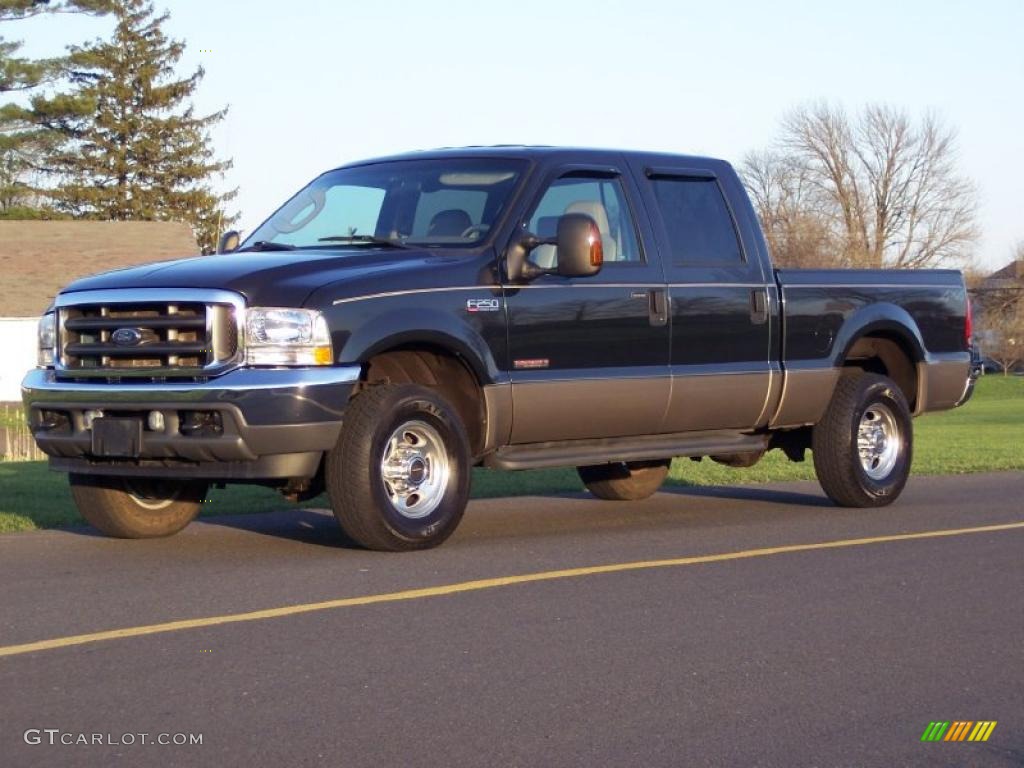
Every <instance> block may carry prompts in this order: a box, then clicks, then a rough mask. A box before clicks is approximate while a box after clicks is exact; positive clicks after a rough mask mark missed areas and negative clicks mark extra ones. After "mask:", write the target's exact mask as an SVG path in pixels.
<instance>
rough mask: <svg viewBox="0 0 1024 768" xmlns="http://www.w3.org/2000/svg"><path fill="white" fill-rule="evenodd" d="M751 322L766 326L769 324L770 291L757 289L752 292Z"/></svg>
mask: <svg viewBox="0 0 1024 768" xmlns="http://www.w3.org/2000/svg"><path fill="white" fill-rule="evenodd" d="M750 322H752V323H753V324H754V325H764V324H765V323H767V322H768V289H767V288H755V289H754V290H752V291H751V292H750Z"/></svg>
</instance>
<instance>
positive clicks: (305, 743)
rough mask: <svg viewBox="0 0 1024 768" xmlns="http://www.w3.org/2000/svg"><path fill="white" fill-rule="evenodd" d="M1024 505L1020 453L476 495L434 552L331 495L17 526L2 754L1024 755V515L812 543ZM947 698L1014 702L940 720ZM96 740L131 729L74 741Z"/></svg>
mask: <svg viewBox="0 0 1024 768" xmlns="http://www.w3.org/2000/svg"><path fill="white" fill-rule="evenodd" d="M1022 499H1024V474H1022V473H1005V474H993V475H973V476H965V477H946V478H915V479H913V480H912V481H911V483H910V485H909V486H908V488H907V491H906V492H905V494H904V496H903V498H902V499H901V500H900V502H899V503H898V504H897V505H896V506H894V507H891V508H889V509H884V510H869V511H865V510H844V509H838V508H834V507H832V506H830V505H829V504H827V503H826V502H825V500H824V498H823V497H822V496H821V494H820V492H819V491H818V489H817V487H816V486H814V485H811V484H806V483H797V484H785V485H775V486H764V487H748V488H719V489H703V490H684V489H670V490H668V491H666V492H663V493H660V494H658V495H657V496H656V497H654V498H652V499H650V500H648V501H645V502H638V503H610V502H600V501H596V500H592V499H590V498H587V497H584V496H578V497H575V496H573V497H565V496H563V497H551V498H529V499H504V500H492V501H479V502H474V503H473V504H471V505H470V508H469V511H468V512H467V516H466V519H465V521H464V523H463V525H462V527H461V529H460V530H459V531H458V532H457V534H456V535H455V536H454V537H453V538H452V539H451V540H450V541H449V542H448V543H447V544H446V545H445V546H444V547H442V548H440V549H438V550H434V551H431V552H425V553H417V554H412V555H383V554H375V553H369V552H362V551H356V550H349V549H344V548H342V547H341V546H339V544H338V541H337V536H336V528H335V524H334V522H333V518H331V517H330V516H329V515H328V514H327V513H318V512H306V511H303V512H298V513H294V512H289V513H282V514H277V515H258V516H256V515H254V516H243V517H225V518H213V519H208V520H205V521H203V522H199V523H196V524H193V525H192V526H190V527H189V528H188V529H187V530H186V531H185V532H184V533H182V534H180V535H179V536H177V537H175V538H172V539H167V540H161V541H142V542H125V541H115V540H111V539H104V538H100V537H98V536H95V535H92V534H91V532H89V531H88V530H87V529H82V530H75V531H60V532H42V533H30V534H14V535H8V536H0V584H2V591H0V764H2V765H4V766H25V765H88V766H92V765H95V766H110V765H131V766H149V765H153V766H170V765H211V766H235V765H244V766H288V767H289V768H290V767H291V766H303V765H331V766H364V765H374V766H389V767H390V766H570V765H571V766H588V767H601V766H705V765H706V766H780V767H784V768H794V767H795V766H886V768H890V767H892V766H904V765H915V766H916V765H922V766H924V765H928V766H932V765H949V766H1021V765H1024V641H1022V637H1024V557H1022V547H1024V527H1017V528H1004V529H1002V530H996V531H983V532H965V533H961V534H958V535H950V536H941V537H921V538H907V539H899V540H889V541H884V540H883V541H877V540H876V541H866V542H859V543H858V542H851V543H849V544H848V545H844V546H841V547H829V548H812V549H805V550H799V551H792V549H790V550H789V551H786V550H785V548H786V547H791V545H806V544H818V543H822V542H834V541H844V542H849V541H850V540H855V539H865V538H867V539H871V538H877V537H888V536H893V535H898V534H905V533H919V532H930V531H939V530H948V529H970V528H977V527H982V526H990V525H1005V524H1013V523H1022V522H1024V501H1022ZM775 547H781V548H783V551H781V552H775V553H765V552H761V553H753V554H751V553H750V552H749V550H761V549H765V548H775ZM737 552H744V553H747V555H745V556H743V557H739V558H736V559H725V560H712V561H698V562H693V561H692V560H683V561H682V562H678V561H677V562H676V563H675V564H673V565H666V566H662V567H649V565H650V564H649V562H648V561H651V560H659V559H673V558H693V557H701V556H706V555H718V554H726V553H737ZM637 561H643V562H648V564H647V565H641V566H637V567H635V568H628V569H625V570H621V571H617V572H598V573H588V572H582V573H578V574H564V573H563V574H550V573H548V575H547V576H544V577H538V580H535V581H528V582H525V583H513V584H510V585H495V584H484V585H476V586H472V585H471V586H469V587H466V588H465V591H461V592H457V593H455V594H444V595H437V594H434V592H431V591H430V590H427V591H426V592H425V593H423V594H421V595H419V596H417V595H404V596H403V597H404V598H405V599H401V600H396V601H393V602H392V601H389V602H375V600H377V598H373V597H372V596H375V595H382V594H390V593H395V592H401V591H403V590H409V589H410V588H429V587H438V586H443V585H451V584H462V583H464V582H467V581H472V580H479V579H489V578H493V577H499V576H510V575H522V574H535V573H546V572H551V571H561V570H564V569H571V568H586V567H589V566H602V565H608V564H614V563H632V562H637ZM436 591H440V590H435V592H436ZM364 596H371V598H370V600H368V601H364V602H367V603H368V604H342V605H341V606H335V607H329V608H325V607H323V606H319V607H318V608H317V607H315V606H314V607H315V608H317V609H314V610H310V611H308V612H304V613H296V614H293V615H285V616H280V615H271V616H269V617H266V618H254V619H252V620H247V621H237V620H235V619H232V618H230V617H232V616H236V615H237V614H240V613H244V612H248V611H256V610H261V609H275V608H281V607H284V606H295V605H304V604H311V603H319V602H322V601H330V600H335V599H338V598H352V597H354V598H359V597H364ZM355 602H356V603H358V602H359V601H355ZM218 616H224V617H228V618H225V619H224V622H225V623H220V624H216V625H213V626H200V627H195V628H174V629H167V630H165V631H159V632H154V633H152V634H146V635H141V636H132V637H123V638H117V639H105V640H96V641H88V638H85V639H84V640H83V639H82V638H81V637H80V636H82V635H85V634H89V633H95V632H100V631H104V630H110V629H119V628H131V627H140V626H148V625H152V624H156V623H162V622H168V621H174V620H181V619H191V618H206V617H218ZM68 637H77V638H79V639H78V640H74V641H72V642H75V643H77V644H73V645H69V646H67V647H55V648H49V649H45V650H37V651H31V652H12V651H10V649H11V648H12V647H13V646H16V645H19V644H25V643H31V642H34V641H40V640H53V639H57V638H68ZM4 649H8V655H3V654H4ZM12 654H13V655H12ZM933 720H950V721H953V720H995V721H998V725H997V726H996V728H995V730H994V731H993V733H992V736H991V737H990V739H989V741H988V742H985V743H970V742H964V743H951V742H940V743H921V741H920V738H921V735H922V732H923V731H924V730H925V727H926V726H927V725H928V723H929V722H930V721H933ZM30 729H33V730H31V731H30ZM44 729H58V730H59V733H56V734H53V736H52V738H53V739H54V740H55V741H56V743H55V744H53V745H50V744H49V743H48V740H49V739H50V738H51V736H50V734H48V733H46V732H45V730H44ZM36 730H38V731H40V733H39V734H38V740H39V741H41V742H42V743H40V744H26V743H25V732H26V731H30V734H29V739H30V740H35V737H36ZM141 733H146V734H149V735H148V736H147V737H146V738H147V740H152V739H157V738H158V736H159V734H162V733H167V734H177V733H191V734H202V744H201V745H184V746H174V745H166V746H163V745H156V744H142V743H141V737H140V736H134V737H131V736H130V735H131V734H141ZM80 734H83V735H84V736H85V738H86V739H87V740H90V739H92V734H101V735H102V738H103V739H104V740H106V741H110V742H114V743H113V744H88V745H84V744H80V743H79V744H71V745H62V744H60V741H61V740H62V739H63V740H71V741H80V736H79V735H80ZM130 738H132V739H134V741H135V743H134V744H126V743H120V744H118V742H127V741H129V739H130Z"/></svg>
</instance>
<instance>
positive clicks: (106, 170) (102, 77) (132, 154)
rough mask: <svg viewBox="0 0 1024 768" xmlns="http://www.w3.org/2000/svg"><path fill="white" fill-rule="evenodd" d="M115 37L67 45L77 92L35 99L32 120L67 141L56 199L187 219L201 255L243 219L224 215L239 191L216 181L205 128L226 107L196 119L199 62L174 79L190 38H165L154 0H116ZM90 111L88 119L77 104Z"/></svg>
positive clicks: (120, 212)
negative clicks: (220, 188) (215, 185)
mask: <svg viewBox="0 0 1024 768" xmlns="http://www.w3.org/2000/svg"><path fill="white" fill-rule="evenodd" d="M113 15H114V18H115V19H116V22H117V24H116V27H115V29H114V33H113V37H112V38H111V39H110V40H105V41H104V40H101V41H96V42H94V43H91V44H89V45H85V46H82V47H79V48H73V49H72V50H71V53H70V56H69V59H70V64H71V70H70V74H69V78H70V80H71V82H72V84H73V85H75V86H77V91H76V92H75V94H74V95H72V96H61V97H58V98H56V99H50V98H44V97H37V98H35V99H33V100H32V109H33V112H34V119H35V120H36V122H37V123H38V124H40V125H42V126H44V127H45V128H47V129H48V130H52V131H55V132H57V133H58V134H60V135H61V136H63V137H65V138H66V139H67V140H68V144H67V145H66V150H65V151H61V152H57V153H55V154H54V155H53V156H52V157H51V158H50V159H49V162H48V165H47V167H48V170H49V171H50V172H52V173H53V174H54V175H55V176H56V178H57V179H58V182H57V183H56V185H55V187H54V188H53V189H52V190H51V191H50V193H49V194H50V197H51V199H52V200H53V202H54V204H55V206H56V207H57V209H58V210H60V211H65V212H67V213H70V214H72V215H74V216H75V217H77V218H89V219H108V220H109V219H112V220H155V221H172V220H173V221H186V222H188V223H190V224H191V225H192V227H193V230H194V231H195V233H196V237H197V239H198V240H199V243H200V246H201V247H202V248H203V250H204V252H212V250H213V248H214V247H215V245H216V240H217V237H218V234H219V230H220V229H221V228H223V227H226V226H227V225H230V224H231V223H232V222H233V221H234V220H235V219H236V218H237V216H229V215H225V213H224V205H225V203H227V202H228V201H229V200H231V199H232V198H233V197H234V196H235V192H234V191H231V192H227V193H223V194H219V193H217V192H215V191H214V190H213V189H212V188H211V181H212V180H213V179H214V178H215V177H217V176H219V175H221V174H223V173H224V172H225V171H226V170H227V169H229V168H230V167H231V163H230V161H221V160H217V159H216V158H215V157H214V152H213V149H212V148H211V146H210V138H209V129H210V128H211V127H212V126H214V125H215V124H217V123H218V122H219V121H221V120H223V119H224V116H225V114H226V112H227V110H226V109H225V110H221V111H219V112H215V113H213V114H210V115H206V116H197V115H196V114H195V111H194V108H193V106H192V104H191V96H192V95H193V94H194V92H195V90H196V88H197V87H198V86H199V84H200V82H201V81H202V79H203V75H204V72H203V69H202V68H199V69H198V70H196V71H195V72H194V73H193V74H192V75H191V76H189V77H186V78H184V79H177V78H176V76H175V65H176V64H177V63H178V61H179V60H180V59H181V55H182V53H183V52H184V50H185V44H184V43H183V42H181V41H178V40H172V39H169V38H168V37H167V36H166V35H165V34H164V32H163V30H162V26H163V24H164V22H166V20H167V18H168V14H167V13H163V14H159V15H158V14H156V12H155V11H154V9H153V4H152V3H151V2H150V0H115V2H114V10H113ZM80 100H86V101H87V102H88V103H89V104H90V105H91V107H92V109H91V112H90V114H88V115H87V116H83V115H82V114H81V113H79V112H78V111H77V109H76V102H77V101H80Z"/></svg>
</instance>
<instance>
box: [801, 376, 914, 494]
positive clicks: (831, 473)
mask: <svg viewBox="0 0 1024 768" xmlns="http://www.w3.org/2000/svg"><path fill="white" fill-rule="evenodd" d="M811 449H812V451H813V453H814V469H815V472H816V473H817V475H818V481H819V482H820V483H821V487H822V489H823V490H824V491H825V493H826V494H827V495H828V497H829V498H830V499H832V501H834V502H835V503H836V504H839V505H840V506H843V507H881V506H885V505H886V504H891V503H892V502H893V501H895V500H896V498H897V497H898V496H899V495H900V493H902V491H903V487H904V486H905V485H906V483H907V477H908V476H909V475H910V464H911V459H912V455H913V424H912V421H911V417H910V409H909V408H908V407H907V401H906V398H905V397H904V396H903V393H902V392H901V391H900V389H899V387H897V386H896V384H895V383H894V382H893V381H892V380H891V379H889V378H886V377H885V376H879V375H877V374H873V373H862V372H860V371H847V372H844V373H843V375H842V376H841V377H840V379H839V382H838V383H837V384H836V390H835V392H834V393H833V395H832V402H831V403H829V406H828V410H827V411H826V412H825V416H824V418H822V420H821V421H820V422H819V423H818V424H817V425H815V427H814V431H813V434H812V438H811Z"/></svg>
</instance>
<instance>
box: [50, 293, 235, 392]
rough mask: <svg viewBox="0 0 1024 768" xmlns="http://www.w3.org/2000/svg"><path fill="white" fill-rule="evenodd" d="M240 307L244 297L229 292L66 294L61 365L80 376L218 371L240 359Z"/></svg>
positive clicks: (61, 300)
mask: <svg viewBox="0 0 1024 768" xmlns="http://www.w3.org/2000/svg"><path fill="white" fill-rule="evenodd" d="M179 294H180V295H179ZM242 307H243V303H242V300H241V297H240V296H237V295H236V294H230V293H227V292H224V291H197V290H195V291H193V290H189V291H186V290H183V291H180V292H172V291H167V292H162V291H158V290H156V289H142V290H137V291H130V290H124V291H87V292H83V293H81V294H67V295H62V296H60V297H58V301H57V311H58V320H59V327H58V334H59V343H60V355H59V359H58V363H57V369H58V371H59V372H60V373H61V374H62V375H65V376H69V377H75V378H78V377H106V378H111V379H120V378H122V377H129V378H135V379H139V378H148V379H164V378H169V377H188V376H192V377H204V376H210V375H215V374H216V373H219V372H222V371H223V370H224V369H226V368H228V367H231V366H232V365H233V364H234V363H236V362H237V361H238V359H239V357H240V354H239V352H240V325H239V324H240V322H241V317H242Z"/></svg>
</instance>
